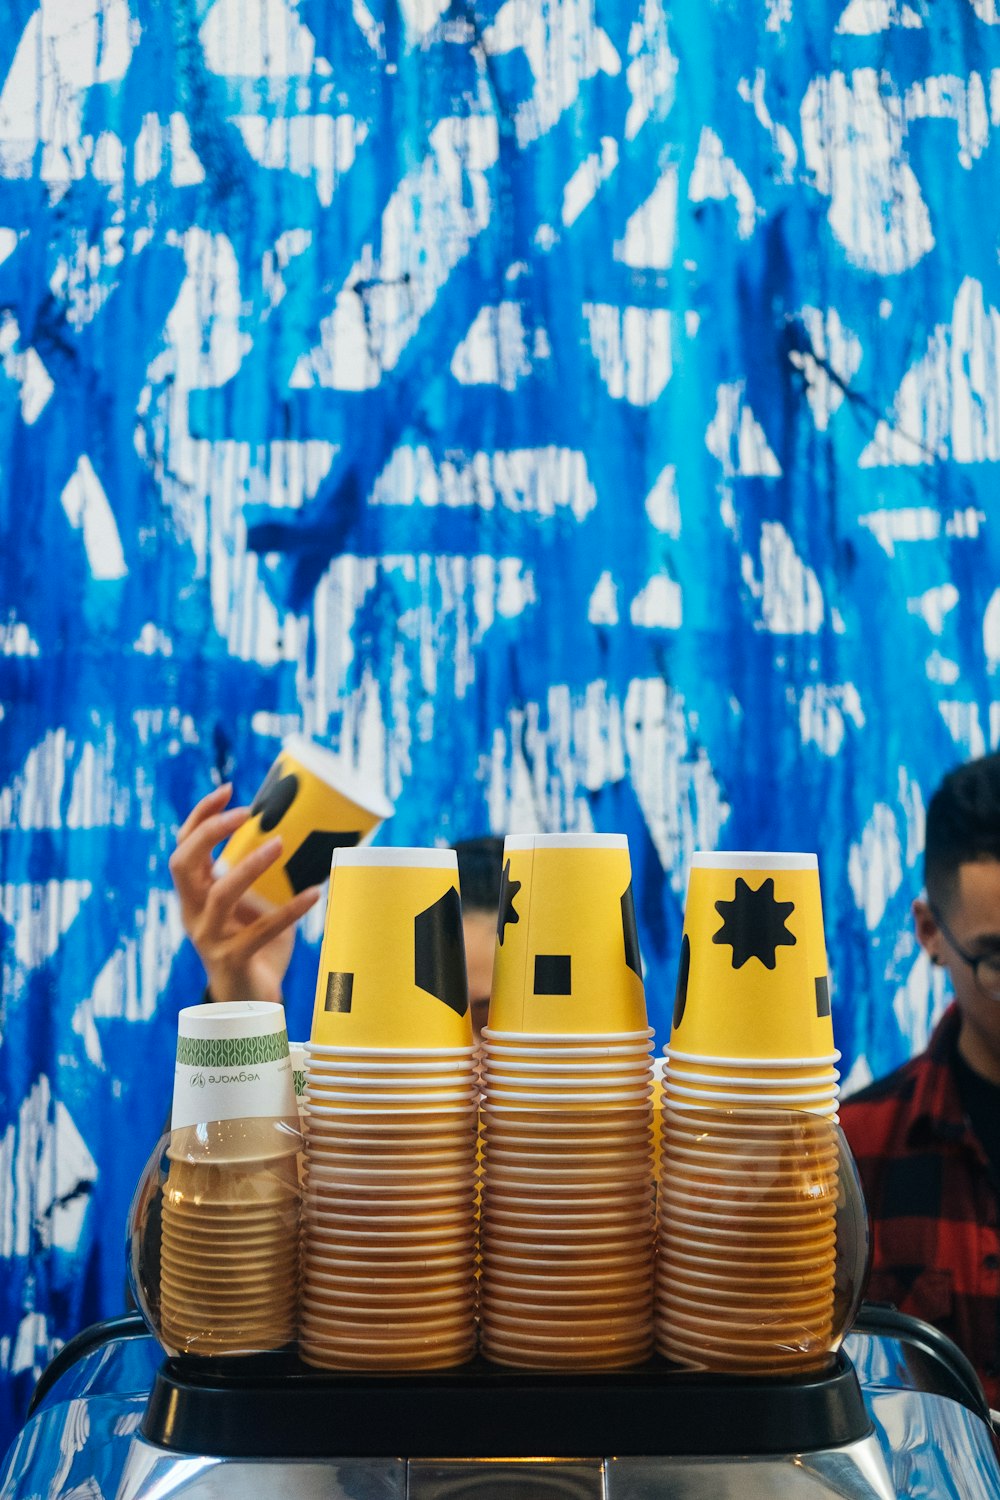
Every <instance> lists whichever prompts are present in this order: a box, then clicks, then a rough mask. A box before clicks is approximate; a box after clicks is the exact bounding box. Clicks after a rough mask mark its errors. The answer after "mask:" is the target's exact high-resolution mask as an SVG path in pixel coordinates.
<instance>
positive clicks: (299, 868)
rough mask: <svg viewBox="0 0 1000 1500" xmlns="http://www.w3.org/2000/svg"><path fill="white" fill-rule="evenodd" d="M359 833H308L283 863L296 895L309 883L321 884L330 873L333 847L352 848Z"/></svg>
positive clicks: (307, 886)
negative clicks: (289, 857)
mask: <svg viewBox="0 0 1000 1500" xmlns="http://www.w3.org/2000/svg"><path fill="white" fill-rule="evenodd" d="M360 838H361V835H360V833H318V832H314V833H310V834H309V835H308V837H307V838H304V839H303V840H302V842H301V844H300V845H299V847H298V848H297V849H296V851H295V853H294V854H293V855H292V857H291V859H290V860H289V861H288V862H287V864H286V865H285V874H286V875H287V876H288V883H289V885H290V886H291V888H292V890H293V891H294V892H295V894H296V896H298V895H299V894H300V892H302V891H307V890H308V889H309V887H310V886H311V885H322V884H323V881H324V880H326V878H327V876H328V875H329V874H330V861H331V860H332V859H333V851H334V849H353V848H354V846H355V844H357V843H358V841H359V839H360Z"/></svg>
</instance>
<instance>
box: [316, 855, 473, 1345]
mask: <svg viewBox="0 0 1000 1500" xmlns="http://www.w3.org/2000/svg"><path fill="white" fill-rule="evenodd" d="M477 1093H478V1091H477V1086H476V1065H475V1060H474V1054H473V1047H472V1025H471V1020H470V1015H469V1004H468V990H467V985H466V980H465V956H464V947H463V942H462V926H461V905H460V902H459V896H458V870H457V864H456V860H455V855H454V853H453V852H452V851H450V850H424V849H392V850H390V849H377V850H371V849H365V850H342V851H339V852H338V853H337V855H336V856H335V858H334V863H333V870H332V874H331V883H330V895H329V902H328V907H327V917H326V929H325V933H324V939H323V949H322V954H321V958H320V972H319V978H318V982H317V990H316V1006H315V1011H314V1016H313V1026H312V1038H311V1040H310V1043H309V1045H308V1047H307V1052H306V1086H305V1092H304V1096H303V1097H304V1101H305V1109H306V1170H305V1179H306V1180H305V1205H304V1214H303V1250H302V1275H303V1286H302V1312H301V1329H300V1352H301V1355H302V1358H303V1359H304V1360H306V1361H307V1362H308V1363H309V1364H313V1365H318V1366H320V1367H322V1368H326V1369H352V1370H365V1369H371V1370H392V1369H431V1368H441V1367H446V1366H450V1365H455V1364H460V1363H462V1362H463V1361H465V1360H467V1359H468V1358H470V1357H471V1355H472V1353H473V1351H474V1348H475V1268H476V1223H475V1213H474V1204H475V1192H476V1124H477V1109H476V1101H477Z"/></svg>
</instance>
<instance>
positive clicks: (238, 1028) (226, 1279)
mask: <svg viewBox="0 0 1000 1500" xmlns="http://www.w3.org/2000/svg"><path fill="white" fill-rule="evenodd" d="M171 1126H172V1128H171V1138H170V1145H169V1147H168V1150H167V1155H168V1157H169V1159H170V1170H169V1173H168V1175H167V1180H166V1183H165V1185H164V1190H163V1210H162V1246H161V1253H160V1314H161V1327H160V1335H161V1338H162V1340H163V1342H164V1344H165V1345H166V1346H167V1347H168V1348H169V1349H172V1350H177V1351H180V1352H184V1353H190V1354H237V1353H250V1352H253V1351H256V1350H264V1349H277V1348H281V1347H282V1346H284V1345H286V1344H288V1343H290V1342H291V1340H292V1339H293V1338H294V1336H295V1330H296V1321H297V1319H296V1309H297V1298H298V1236H299V1184H298V1153H299V1151H300V1149H301V1146H302V1137H301V1135H300V1134H299V1128H298V1111H297V1109H296V1104H295V1093H294V1087H293V1083H292V1068H291V1062H290V1060H289V1055H288V1038H287V1035H286V1033H285V1020H284V1012H283V1011H282V1008H281V1006H280V1005H266V1004H262V1003H256V1002H247V1003H234V1004H227V1005H221V1004H213V1005H196V1006H190V1007H188V1008H187V1009H185V1010H182V1011H181V1013H180V1017H179V1020H178V1042H177V1064H176V1069H175V1074H174V1100H173V1111H172V1119H171Z"/></svg>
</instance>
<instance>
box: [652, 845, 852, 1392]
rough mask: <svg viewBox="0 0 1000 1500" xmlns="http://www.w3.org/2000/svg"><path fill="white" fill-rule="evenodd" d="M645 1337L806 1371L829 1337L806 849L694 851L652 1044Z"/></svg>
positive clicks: (819, 984)
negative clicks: (659, 1073)
mask: <svg viewBox="0 0 1000 1500" xmlns="http://www.w3.org/2000/svg"><path fill="white" fill-rule="evenodd" d="M664 1052H665V1054H666V1067H665V1071H664V1081H663V1112H662V1133H661V1160H660V1173H659V1200H658V1235H657V1249H658V1254H657V1271H656V1346H657V1348H658V1350H659V1351H660V1352H661V1353H662V1354H664V1355H666V1356H667V1358H669V1359H672V1360H674V1361H678V1362H681V1363H684V1364H687V1365H693V1366H696V1367H698V1368H704V1369H712V1370H728V1371H733V1372H750V1371H754V1372H762V1371H769V1372H788V1373H790V1372H794V1371H799V1370H806V1369H811V1368H817V1367H819V1366H821V1365H823V1364H824V1363H825V1362H826V1361H827V1360H828V1358H829V1356H830V1351H831V1348H832V1347H833V1341H834V1339H835V1337H836V1336H837V1329H836V1326H835V1325H836V1314H835V1305H834V1304H835V1285H836V1271H837V1229H836V1215H837V1209H838V1202H839V1201H840V1198H841V1189H842V1154H843V1149H844V1148H843V1146H842V1141H841V1137H840V1132H839V1129H838V1127H837V1125H836V1118H837V1097H838V1086H837V1079H838V1077H839V1074H838V1073H837V1070H836V1068H835V1067H834V1064H835V1062H836V1061H837V1059H838V1057H839V1055H840V1054H839V1053H838V1052H837V1051H836V1050H835V1048H834V1045H833V1029H832V1021H831V1015H830V991H829V983H828V977H827V961H826V946H825V942H824V937H823V915H822V908H821V904H820V890H819V874H818V869H817V862H816V857H815V855H811V854H696V855H695V856H694V858H693V861H692V866H691V873H690V879H689V884H688V897H687V906H686V910H685V920H684V933H683V938H682V943H681V960H680V970H679V975H678V982H677V993H676V998H675V1004H674V1015H673V1025H672V1029H671V1035H670V1041H669V1043H668V1044H667V1046H666V1047H665V1048H664Z"/></svg>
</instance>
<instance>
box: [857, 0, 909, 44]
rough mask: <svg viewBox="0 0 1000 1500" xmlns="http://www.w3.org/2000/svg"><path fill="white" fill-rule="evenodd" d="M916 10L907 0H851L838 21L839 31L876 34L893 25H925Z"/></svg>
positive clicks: (867, 34) (859, 34)
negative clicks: (906, 2)
mask: <svg viewBox="0 0 1000 1500" xmlns="http://www.w3.org/2000/svg"><path fill="white" fill-rule="evenodd" d="M923 24H924V23H923V21H922V20H921V19H920V17H919V15H917V13H916V11H915V10H914V9H913V8H912V6H909V5H907V4H905V0H902V3H901V0H850V4H849V5H848V6H847V7H846V9H845V10H844V11H843V13H842V14H841V17H840V20H839V21H838V22H837V27H836V29H837V32H838V33H839V34H840V35H841V36H843V35H845V34H846V35H848V36H874V35H875V34H876V33H877V32H880V31H888V30H889V28H890V27H892V26H904V27H908V28H911V29H914V30H918V29H921V28H922V27H923Z"/></svg>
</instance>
